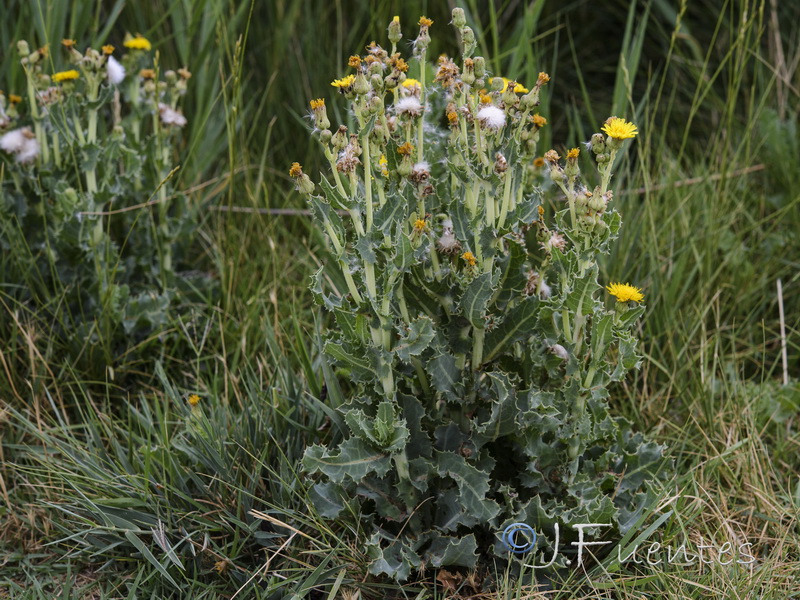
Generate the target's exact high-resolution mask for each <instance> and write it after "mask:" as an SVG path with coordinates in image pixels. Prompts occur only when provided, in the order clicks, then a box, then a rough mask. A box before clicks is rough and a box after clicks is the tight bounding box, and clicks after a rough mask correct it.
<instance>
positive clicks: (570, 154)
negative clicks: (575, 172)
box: [567, 148, 581, 159]
mask: <svg viewBox="0 0 800 600" xmlns="http://www.w3.org/2000/svg"><path fill="white" fill-rule="evenodd" d="M580 153H581V149H580V148H573V149H572V150H570V151H568V152H567V159H570V158H578V155H579V154H580Z"/></svg>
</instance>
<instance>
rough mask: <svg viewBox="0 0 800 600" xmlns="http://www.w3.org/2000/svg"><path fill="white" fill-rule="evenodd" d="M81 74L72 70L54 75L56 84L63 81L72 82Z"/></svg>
mask: <svg viewBox="0 0 800 600" xmlns="http://www.w3.org/2000/svg"><path fill="white" fill-rule="evenodd" d="M80 76H81V74H80V73H78V72H77V71H76V70H75V69H70V70H69V71H59V72H58V73H53V81H55V82H56V83H60V82H62V81H70V80H72V79H77V78H78V77H80Z"/></svg>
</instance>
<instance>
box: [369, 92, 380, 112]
mask: <svg viewBox="0 0 800 600" xmlns="http://www.w3.org/2000/svg"><path fill="white" fill-rule="evenodd" d="M367 110H368V111H369V113H370V114H371V115H376V114H378V113H379V112H381V111H382V110H383V98H381V97H380V96H373V97H372V99H371V100H370V101H369V105H367Z"/></svg>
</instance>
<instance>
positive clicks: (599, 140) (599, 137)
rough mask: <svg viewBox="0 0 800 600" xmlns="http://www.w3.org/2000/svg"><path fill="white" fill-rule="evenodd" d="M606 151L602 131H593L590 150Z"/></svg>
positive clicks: (596, 151)
mask: <svg viewBox="0 0 800 600" xmlns="http://www.w3.org/2000/svg"><path fill="white" fill-rule="evenodd" d="M605 151H606V143H605V140H604V139H603V134H602V133H595V134H594V135H593V136H592V152H594V153H595V154H603V153H604V152H605Z"/></svg>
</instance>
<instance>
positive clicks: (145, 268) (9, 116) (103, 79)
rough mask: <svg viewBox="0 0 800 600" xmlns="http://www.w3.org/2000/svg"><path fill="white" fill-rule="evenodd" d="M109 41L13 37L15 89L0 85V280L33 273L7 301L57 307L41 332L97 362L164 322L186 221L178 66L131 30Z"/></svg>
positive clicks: (184, 75)
mask: <svg viewBox="0 0 800 600" xmlns="http://www.w3.org/2000/svg"><path fill="white" fill-rule="evenodd" d="M123 46H124V48H123V49H122V50H123V52H124V55H123V56H122V58H121V59H120V60H119V61H118V60H117V59H116V58H114V54H115V52H116V53H117V54H119V50H117V49H115V48H114V47H113V46H111V45H106V46H103V47H102V48H100V49H93V48H89V49H87V50H86V51H85V52H80V51H79V50H78V49H77V44H76V42H75V41H74V40H63V41H62V43H61V47H60V48H59V49H58V50H57V51H55V50H54V51H52V53H51V52H49V51H48V50H47V48H41V49H38V50H34V51H31V49H30V47H29V45H28V43H27V42H25V41H20V42H19V43H18V44H17V49H18V52H19V55H20V59H21V63H22V66H23V69H24V72H25V75H26V81H27V89H26V92H25V93H24V94H21V95H19V96H17V95H13V94H11V95H9V96H8V97H5V96H3V95H2V94H0V150H2V151H1V152H0V163H1V164H0V168H2V170H3V172H4V176H3V177H2V185H0V246H2V248H3V253H4V255H5V258H4V261H3V279H4V283H13V284H14V285H15V286H17V285H18V284H19V283H20V282H21V281H33V282H35V285H30V286H24V285H21V286H19V287H18V288H17V289H19V290H21V291H20V294H19V295H18V296H17V298H16V299H17V300H18V301H20V302H22V303H30V302H32V301H33V302H40V303H43V304H46V305H47V304H52V305H58V306H59V315H60V316H57V317H56V318H55V319H54V323H52V324H48V325H52V326H53V328H54V329H55V331H54V332H53V333H54V334H56V335H57V336H58V337H61V338H62V339H64V340H65V342H66V345H67V346H68V347H69V353H70V354H71V355H73V356H75V355H77V356H82V357H83V359H84V360H85V361H86V362H87V363H88V364H90V365H92V364H94V365H96V364H100V365H102V366H103V367H104V366H105V365H106V364H109V365H113V364H114V362H115V361H116V356H118V355H119V354H127V352H126V350H127V349H129V348H132V347H133V346H135V345H136V344H138V343H140V342H142V341H143V340H146V339H148V338H149V337H150V336H151V335H152V333H153V330H154V329H155V328H156V327H157V326H159V325H162V324H164V323H166V321H167V317H166V314H167V309H168V307H169V305H170V303H171V301H172V300H173V298H174V297H175V287H176V260H177V257H176V256H175V253H176V251H177V250H178V249H179V248H180V244H181V241H182V240H185V239H189V238H191V232H192V230H193V229H194V222H193V220H192V217H193V215H192V213H191V211H190V210H189V207H188V205H187V203H186V201H185V198H184V196H183V195H182V194H173V193H172V186H171V177H172V175H173V174H174V172H175V171H176V170H177V165H176V164H175V159H176V146H177V145H178V144H179V143H180V140H181V133H180V130H181V128H182V127H183V126H184V125H185V124H186V118H185V117H184V116H183V114H182V113H181V112H180V109H179V107H178V106H179V103H180V101H181V99H182V97H183V95H184V94H185V92H186V90H187V83H188V80H189V78H190V77H191V73H190V72H189V71H188V70H186V69H179V70H178V71H165V72H162V71H160V70H159V66H158V62H157V59H156V60H154V57H153V53H152V52H151V44H150V42H149V41H148V40H147V39H145V38H144V37H142V36H128V37H127V38H126V39H125V41H124V43H123ZM54 64H62V65H63V67H62V69H61V70H57V71H55V72H53V71H54V69H53V67H52V65H54ZM50 310H51V309H50V308H49V307H48V309H47V311H48V312H49V311H50ZM65 315H66V316H65ZM73 352H74V354H73Z"/></svg>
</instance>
